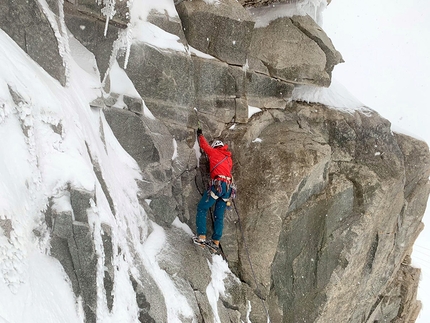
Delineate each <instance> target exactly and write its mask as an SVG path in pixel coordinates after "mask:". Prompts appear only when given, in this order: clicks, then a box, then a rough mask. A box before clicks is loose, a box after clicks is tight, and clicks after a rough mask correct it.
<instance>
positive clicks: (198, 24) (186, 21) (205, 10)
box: [176, 0, 254, 65]
mask: <svg viewBox="0 0 430 323" xmlns="http://www.w3.org/2000/svg"><path fill="white" fill-rule="evenodd" d="M176 9H177V11H178V14H179V17H180V18H181V21H182V25H183V28H184V33H185V37H186V38H187V41H188V43H189V44H190V45H191V46H193V47H194V48H196V49H198V50H200V51H202V52H204V53H207V54H209V55H212V56H215V57H216V58H218V59H220V60H221V61H224V62H226V63H228V64H233V65H245V64H246V58H247V54H248V51H249V46H250V42H251V35H252V30H253V28H254V21H253V20H252V18H251V15H250V14H249V13H248V12H247V11H246V10H245V9H244V8H243V7H242V6H241V5H240V4H239V3H238V2H237V1H235V0H219V1H215V2H214V3H212V4H209V3H207V2H206V1H182V2H181V3H180V4H178V5H177V6H176Z"/></svg>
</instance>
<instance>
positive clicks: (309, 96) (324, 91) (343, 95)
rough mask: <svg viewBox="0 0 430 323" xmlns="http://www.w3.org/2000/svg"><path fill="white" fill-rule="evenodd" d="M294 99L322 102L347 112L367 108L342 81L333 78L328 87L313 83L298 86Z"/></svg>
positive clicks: (295, 89)
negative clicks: (313, 84)
mask: <svg viewBox="0 0 430 323" xmlns="http://www.w3.org/2000/svg"><path fill="white" fill-rule="evenodd" d="M292 99H293V100H295V101H304V102H308V103H309V102H313V103H322V104H325V105H327V106H329V107H333V108H337V109H339V110H344V111H347V112H352V111H354V110H359V109H360V110H367V109H366V107H365V106H364V104H363V103H361V102H360V101H359V100H358V99H356V98H355V97H354V96H353V95H352V94H351V93H350V92H349V91H348V90H347V89H346V88H345V87H344V86H343V85H342V84H341V83H339V82H338V81H337V80H336V79H333V80H332V82H331V84H330V86H329V87H328V88H325V87H317V86H312V85H301V86H296V87H295V88H294V90H293V95H292Z"/></svg>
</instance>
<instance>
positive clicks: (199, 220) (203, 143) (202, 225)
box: [193, 128, 233, 253]
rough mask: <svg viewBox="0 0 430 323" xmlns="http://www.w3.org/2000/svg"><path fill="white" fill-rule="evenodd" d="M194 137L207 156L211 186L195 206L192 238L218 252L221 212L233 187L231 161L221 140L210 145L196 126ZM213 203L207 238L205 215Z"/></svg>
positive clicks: (222, 222)
mask: <svg viewBox="0 0 430 323" xmlns="http://www.w3.org/2000/svg"><path fill="white" fill-rule="evenodd" d="M197 137H198V140H199V144H200V148H202V149H203V151H204V152H205V153H206V155H207V156H208V158H209V171H210V187H209V189H208V190H207V191H206V192H204V194H203V196H202V198H201V200H200V202H199V204H198V205H197V215H196V226H197V236H195V237H193V241H194V243H195V244H198V245H201V246H207V247H209V248H210V249H211V250H212V251H214V252H217V253H219V252H220V247H219V241H220V239H221V236H222V230H223V227H224V212H225V208H226V205H227V204H226V203H227V200H228V199H229V198H230V195H231V190H232V187H231V185H232V176H231V168H232V166H233V161H232V159H231V152H230V151H229V150H228V146H227V145H224V143H223V142H222V141H220V140H214V141H213V143H212V145H209V143H208V142H207V140H206V138H205V137H204V136H203V133H202V129H200V128H198V129H197ZM214 204H215V211H214V232H213V234H212V239H211V240H206V215H207V212H208V210H209V209H210V208H211V207H212V206H213V205H214Z"/></svg>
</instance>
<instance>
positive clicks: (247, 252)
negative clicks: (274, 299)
mask: <svg viewBox="0 0 430 323" xmlns="http://www.w3.org/2000/svg"><path fill="white" fill-rule="evenodd" d="M233 207H234V210H235V212H236V214H237V223H238V224H239V230H240V232H241V235H242V241H243V245H244V247H245V251H246V256H247V258H248V262H249V266H250V267H251V273H252V277H253V279H254V283H255V288H256V289H257V293H258V295H257V296H258V298H260V300H261V303H262V304H263V308H264V310H265V311H266V316H267V323H270V315H269V310H268V309H267V307H266V303H265V302H264V299H263V298H262V296H261V295H262V294H261V291H260V288H259V287H258V282H257V277H256V276H255V271H254V266H253V265H252V261H251V256H250V255H249V249H248V244H247V243H246V239H245V234H244V233H243V228H242V221H241V220H240V215H239V211H238V210H237V206H236V202H235V201H234V200H233Z"/></svg>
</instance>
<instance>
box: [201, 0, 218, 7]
mask: <svg viewBox="0 0 430 323" xmlns="http://www.w3.org/2000/svg"><path fill="white" fill-rule="evenodd" d="M203 1H204V2H205V3H206V4H209V5H215V6H217V5H219V4H221V1H220V0H203Z"/></svg>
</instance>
